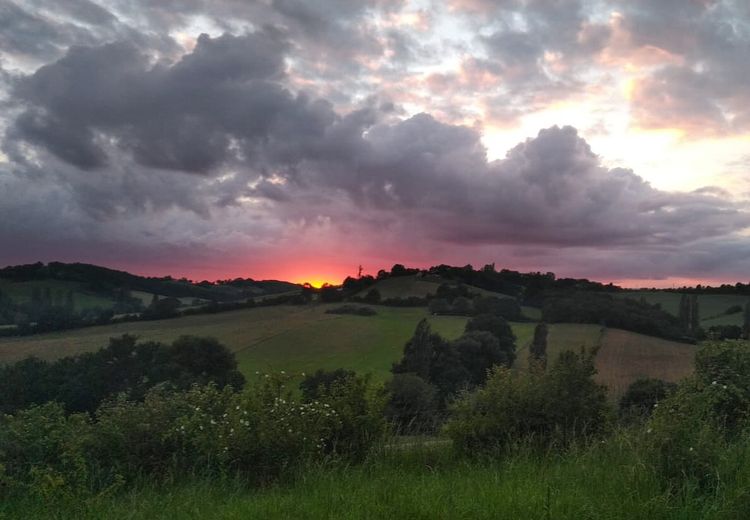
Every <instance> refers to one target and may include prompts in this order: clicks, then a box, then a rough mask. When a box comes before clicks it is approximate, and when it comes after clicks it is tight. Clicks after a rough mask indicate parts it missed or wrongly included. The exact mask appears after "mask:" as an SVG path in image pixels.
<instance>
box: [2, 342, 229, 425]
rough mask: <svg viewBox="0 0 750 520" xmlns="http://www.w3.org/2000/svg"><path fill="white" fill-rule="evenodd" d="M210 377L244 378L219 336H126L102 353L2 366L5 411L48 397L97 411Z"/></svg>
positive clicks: (69, 407) (225, 381) (223, 381)
mask: <svg viewBox="0 0 750 520" xmlns="http://www.w3.org/2000/svg"><path fill="white" fill-rule="evenodd" d="M209 382H213V383H215V384H217V385H219V386H220V387H223V386H226V385H231V386H232V387H234V388H240V387H242V385H243V383H244V378H243V376H242V374H240V373H239V372H238V371H237V362H236V361H235V359H234V355H233V354H232V353H231V352H230V351H229V350H228V349H227V348H226V347H225V346H223V345H222V344H220V343H219V342H218V341H216V340H215V339H213V338H199V337H194V336H183V337H181V338H179V339H177V340H175V341H174V342H173V343H171V344H169V345H166V344H163V343H159V342H154V341H148V342H140V343H138V342H137V341H136V337H135V336H130V335H124V336H122V337H119V338H112V339H111V340H110V342H109V345H108V346H107V347H106V348H103V349H101V350H99V351H96V352H90V353H85V354H80V355H78V356H72V357H66V358H63V359H60V360H58V361H53V362H47V361H42V360H40V359H36V358H27V359H25V360H22V361H19V362H17V363H14V364H9V365H5V366H2V367H0V412H2V413H12V412H15V411H17V410H20V409H23V408H26V407H28V406H30V405H33V404H42V403H46V402H48V401H57V402H59V403H61V404H62V405H63V407H64V408H65V410H66V411H67V412H93V411H95V410H96V409H97V408H98V407H99V405H100V404H101V403H102V401H104V400H105V399H107V398H111V397H113V396H115V395H117V394H124V395H126V396H128V398H130V399H134V400H141V399H143V397H144V396H145V394H146V392H147V391H148V390H149V389H150V388H152V387H154V386H156V385H158V384H160V383H169V384H170V385H171V386H172V387H174V388H176V389H186V388H189V387H190V386H191V385H193V384H207V383H209Z"/></svg>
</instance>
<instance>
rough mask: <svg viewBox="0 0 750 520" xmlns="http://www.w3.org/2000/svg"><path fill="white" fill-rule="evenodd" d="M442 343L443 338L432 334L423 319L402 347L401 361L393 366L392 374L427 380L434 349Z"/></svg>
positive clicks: (428, 325)
mask: <svg viewBox="0 0 750 520" xmlns="http://www.w3.org/2000/svg"><path fill="white" fill-rule="evenodd" d="M442 343H444V341H443V338H441V337H440V336H439V335H437V334H433V333H432V329H431V328H430V324H429V323H428V322H427V320H426V319H423V320H422V321H420V322H419V323H418V324H417V328H416V330H415V331H414V336H412V338H411V339H410V340H409V341H408V342H407V343H406V345H405V346H404V355H403V357H402V358H401V361H399V362H398V363H396V364H395V365H393V373H396V374H403V373H412V374H416V375H418V376H419V377H421V378H422V379H425V380H428V379H429V375H430V365H431V363H432V359H433V356H434V355H435V347H436V345H440V344H442Z"/></svg>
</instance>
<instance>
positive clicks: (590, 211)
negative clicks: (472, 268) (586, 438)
mask: <svg viewBox="0 0 750 520" xmlns="http://www.w3.org/2000/svg"><path fill="white" fill-rule="evenodd" d="M288 50H289V44H288V42H287V41H286V40H285V39H284V38H282V37H281V36H280V35H279V33H278V32H276V31H273V30H266V31H263V32H259V33H253V34H247V35H244V36H230V35H224V36H222V37H219V38H210V37H208V36H206V35H202V36H201V37H200V38H199V39H198V41H197V44H196V47H195V49H194V50H193V52H191V53H189V54H186V55H185V56H183V57H182V58H181V59H180V60H179V61H177V62H176V63H173V64H165V63H152V62H151V61H150V59H149V58H148V56H146V55H144V54H143V53H142V52H140V51H139V49H138V48H137V47H135V46H133V45H131V44H128V43H118V44H107V45H104V46H101V47H96V48H73V49H71V50H70V51H69V52H68V53H67V55H66V56H64V57H63V58H61V59H60V60H58V61H57V62H54V63H52V64H50V65H47V66H44V67H42V68H40V69H39V70H37V71H36V72H35V73H34V74H32V75H30V76H28V77H25V78H23V79H21V80H20V81H18V82H17V85H16V89H15V92H16V95H17V96H18V98H19V99H21V100H23V103H24V109H23V111H22V112H21V113H20V115H19V116H18V117H17V119H16V121H15V124H14V125H13V126H12V127H11V131H10V133H9V138H8V140H7V141H8V142H6V149H14V148H13V147H14V146H17V141H18V140H19V139H20V140H24V141H26V143H27V144H30V145H33V146H35V147H36V149H40V150H46V151H47V152H49V153H51V154H53V155H54V156H56V157H57V159H59V160H61V161H62V162H63V163H67V164H68V166H64V165H63V166H60V167H58V168H56V170H55V171H57V172H62V173H59V174H58V175H60V177H59V179H60V180H64V181H65V182H67V184H68V185H69V186H73V187H74V191H75V193H76V194H77V197H78V199H79V200H80V201H81V202H83V203H84V205H85V207H86V208H87V211H88V212H89V213H90V214H92V215H94V216H102V215H105V216H110V217H111V215H112V214H113V213H114V214H116V213H117V211H116V210H115V209H112V208H117V207H118V201H117V200H116V197H117V196H118V195H119V196H120V197H121V198H122V201H123V202H121V203H120V205H121V206H122V207H124V208H125V209H126V210H127V209H128V208H130V209H131V210H138V209H140V210H141V211H142V210H144V209H146V208H148V207H156V208H158V207H170V204H174V205H176V206H178V207H181V208H185V209H189V210H191V211H194V212H196V213H197V214H200V215H202V216H204V217H207V216H208V215H209V214H210V209H209V208H210V207H211V205H219V206H221V205H224V206H226V205H234V204H237V201H238V200H240V199H242V198H243V197H251V198H254V199H257V200H268V201H273V203H275V204H276V208H277V209H276V211H278V212H279V215H284V214H285V211H287V208H286V207H287V206H289V205H295V207H294V209H293V211H292V213H293V214H294V215H295V217H299V216H305V217H307V218H315V217H316V216H319V215H320V214H321V212H322V213H323V214H330V215H331V216H332V218H333V220H334V222H335V221H336V220H337V218H338V217H341V215H344V214H346V213H348V212H350V211H352V210H353V208H355V207H356V208H360V209H362V210H363V211H367V210H368V209H372V210H374V211H388V212H391V213H393V214H394V215H398V216H400V218H402V219H405V220H409V221H412V222H413V223H414V225H415V226H418V227H419V228H420V229H421V233H422V234H424V235H426V236H430V237H432V238H434V239H436V240H448V241H451V242H457V243H463V244H472V243H479V244H518V243H529V244H547V245H575V246H586V245H593V244H599V245H627V244H630V245H633V244H640V245H649V244H664V243H674V244H686V243H690V242H691V241H694V240H698V239H701V238H706V237H714V236H722V235H728V234H731V233H733V232H736V231H739V230H741V229H744V228H745V227H747V225H748V223H749V221H748V215H747V213H746V212H744V211H742V210H741V208H740V207H739V206H737V205H736V204H735V203H732V202H729V201H726V200H724V199H723V198H722V197H720V196H716V195H715V194H713V193H710V192H696V193H692V194H675V193H668V192H664V191H660V190H657V189H655V188H653V187H652V186H651V185H649V184H648V183H647V182H645V181H644V180H643V179H642V178H640V177H639V176H637V175H635V174H634V173H633V172H631V171H629V170H624V169H608V168H606V167H604V166H603V165H602V163H601V161H600V159H599V158H598V157H597V156H596V155H595V154H594V153H593V152H592V151H591V149H590V147H589V145H588V144H587V143H586V142H585V141H584V140H583V139H582V138H581V137H579V136H578V134H577V132H576V130H575V129H573V128H571V127H565V128H558V127H553V128H550V129H547V130H543V131H541V132H540V133H539V135H538V136H537V137H535V138H534V139H529V140H527V141H526V142H524V143H521V144H519V145H518V146H516V147H515V148H513V149H512V150H510V152H509V153H508V155H507V157H506V158H505V159H503V160H500V161H495V162H491V163H489V162H488V161H487V159H486V151H485V148H484V146H483V145H482V143H481V136H480V134H479V133H478V132H477V131H476V130H473V129H470V128H467V127H463V126H456V125H450V124H446V123H441V122H439V121H437V120H436V119H434V118H433V117H432V116H430V115H427V114H420V115H417V116H414V117H412V118H409V119H406V120H400V121H399V120H396V121H395V122H386V121H382V122H380V119H382V117H383V114H382V111H381V110H380V109H379V108H378V107H374V106H373V107H365V108H362V109H361V110H356V111H353V112H351V113H349V114H344V115H341V114H339V113H338V112H337V111H336V110H335V109H334V107H333V105H332V104H331V103H329V102H327V101H325V100H322V99H317V98H313V97H310V96H308V95H306V94H304V93H299V94H296V95H295V94H292V93H291V92H290V91H288V90H287V89H286V88H284V85H283V81H284V80H285V72H284V71H285V69H284V56H285V53H286V52H288ZM16 153H19V152H16ZM29 162H30V163H31V162H32V159H29ZM131 163H134V164H131ZM137 166H141V167H145V168H146V170H144V171H139V172H137V173H136V169H135V168H134V167H137ZM76 169H81V170H87V169H88V170H97V171H92V172H90V173H88V174H87V175H89V176H91V177H92V178H91V180H86V181H85V182H84V181H82V180H81V179H80V178H78V176H77V175H76V174H75V171H76ZM158 170H173V171H174V173H173V174H170V175H171V179H172V180H171V181H170V182H173V183H174V184H173V188H172V189H169V188H165V186H161V185H160V184H161V183H160V179H163V178H165V177H164V175H165V174H163V173H159V171H158ZM237 170H241V172H237ZM180 172H187V173H202V174H204V175H207V176H208V178H207V179H206V180H205V181H203V182H200V181H199V184H197V185H196V186H197V187H196V188H194V189H193V191H192V192H191V191H190V190H187V189H186V190H180V189H179V188H180V186H182V184H181V181H180V182H176V181H174V179H177V178H178V177H179V175H180ZM227 172H232V173H230V175H229V176H228V177H227V176H226V173H227ZM38 175H43V174H42V173H41V172H40V173H39V174H38ZM216 176H223V178H221V179H220V180H213V179H212V177H216ZM120 179H123V181H122V182H121V181H120ZM125 179H127V182H125V181H124V180H125ZM186 182H187V181H186ZM190 182H195V181H190ZM108 193H113V194H114V195H108ZM154 193H160V194H161V196H158V197H157V196H155V195H154ZM331 193H333V194H344V195H345V198H343V199H342V198H341V197H338V198H336V197H334V198H333V200H331V199H329V197H330V194H331ZM316 194H319V196H317V195H316ZM103 201H104V203H103V204H102V202H103ZM139 201H142V202H139ZM310 201H317V202H313V203H310ZM321 201H325V202H321ZM139 204H140V205H139ZM308 204H309V207H308ZM319 204H321V205H319Z"/></svg>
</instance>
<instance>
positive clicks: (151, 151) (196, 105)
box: [13, 32, 333, 172]
mask: <svg viewBox="0 0 750 520" xmlns="http://www.w3.org/2000/svg"><path fill="white" fill-rule="evenodd" d="M285 50H286V43H285V42H284V41H283V40H282V39H281V38H280V37H279V36H278V35H277V34H275V33H273V32H264V33H259V34H258V33H254V34H248V35H245V36H237V37H235V36H230V35H225V36H222V37H220V38H214V39H211V38H209V37H208V36H205V35H204V36H201V37H200V38H199V39H198V42H197V45H196V48H195V50H194V51H193V52H192V53H190V54H187V55H185V56H184V57H183V58H182V59H181V60H180V61H178V62H177V63H175V64H174V65H163V64H156V65H151V63H150V61H149V59H148V57H147V56H145V55H144V54H143V53H141V52H140V50H139V49H138V48H137V47H135V46H134V45H132V44H129V43H113V44H107V45H104V46H102V47H96V48H82V47H76V48H72V49H71V50H70V51H69V52H68V53H67V55H66V56H65V57H63V58H62V59H60V60H59V61H57V62H54V63H52V64H50V65H46V66H44V67H42V68H40V69H39V70H37V71H36V72H35V73H34V74H33V75H31V76H28V77H25V78H23V79H21V80H20V81H18V83H17V85H16V88H15V93H16V95H17V97H18V98H19V99H20V100H22V101H24V102H25V103H26V105H27V110H26V111H25V112H23V113H22V114H21V115H20V116H19V117H18V119H17V120H16V123H15V126H14V128H13V136H14V137H19V138H25V139H27V140H29V141H31V142H33V143H35V144H38V145H41V146H43V147H44V148H46V149H47V150H48V151H50V152H52V153H54V154H55V155H57V156H58V157H59V158H61V159H63V160H66V161H68V162H70V163H71V164H74V165H76V166H78V167H81V168H83V169H93V168H101V167H103V166H104V165H105V164H107V159H106V157H105V152H104V148H103V146H102V145H101V144H100V143H99V142H98V141H110V142H114V143H116V147H117V148H119V149H120V150H121V151H123V152H127V153H131V154H132V156H133V157H134V158H135V160H136V161H137V162H138V163H140V164H142V165H144V166H149V167H154V168H166V169H176V170H183V171H190V172H207V171H209V170H211V169H212V168H214V167H216V166H218V165H220V164H221V163H222V162H223V161H225V160H227V159H228V158H229V156H230V155H231V154H230V145H231V142H232V139H233V138H234V139H238V140H240V141H241V144H242V146H243V147H244V149H245V152H246V153H252V151H253V150H252V148H253V146H254V145H255V142H256V141H257V140H259V139H265V138H268V137H269V134H270V133H271V132H272V131H274V127H275V126H278V125H282V124H285V123H288V122H289V121H292V120H293V122H294V123H295V125H298V126H299V127H300V130H301V131H302V130H308V131H311V130H315V129H316V128H317V126H319V123H315V121H317V120H319V119H320V118H323V119H326V118H332V117H333V115H332V112H331V110H330V109H328V110H326V108H325V107H323V108H322V109H321V108H320V107H319V106H318V105H316V104H315V103H314V102H312V101H310V100H308V99H307V98H306V97H305V96H304V95H298V96H293V95H292V94H291V93H289V92H288V91H287V90H286V89H284V88H283V87H282V86H280V85H279V84H278V83H276V82H274V81H273V80H274V79H278V78H279V77H280V76H281V75H283V72H284V68H283V67H284V63H283V56H284V52H285ZM311 125H312V126H311ZM316 125H317V126H316Z"/></svg>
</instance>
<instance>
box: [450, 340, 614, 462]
mask: <svg viewBox="0 0 750 520" xmlns="http://www.w3.org/2000/svg"><path fill="white" fill-rule="evenodd" d="M595 373H596V370H595V369H594V365H593V356H592V355H591V354H586V353H581V354H576V353H574V352H570V351H568V352H564V353H563V354H562V355H560V357H558V359H557V360H556V361H555V363H554V364H553V365H552V367H551V369H550V370H549V371H547V372H541V371H528V372H519V371H514V370H510V369H508V368H506V367H495V368H494V369H493V370H492V372H491V374H490V377H489V379H488V380H487V383H486V385H485V386H484V387H483V388H481V389H479V390H478V391H477V392H475V393H473V394H467V395H465V396H464V397H463V398H462V399H461V400H459V401H458V402H457V403H456V404H455V407H454V409H453V414H452V417H451V419H450V420H449V421H448V424H447V425H446V432H447V433H448V435H449V436H450V437H451V439H452V440H453V445H454V447H455V448H456V449H458V450H459V451H461V452H463V453H466V454H474V455H476V454H480V453H497V452H502V451H504V450H505V449H506V448H507V447H508V446H512V445H514V444H515V443H516V442H517V441H518V440H522V441H526V442H530V443H532V444H534V445H539V446H543V447H550V446H567V445H568V444H570V443H571V442H573V441H574V440H576V439H586V438H588V437H592V436H596V435H599V434H601V433H602V432H603V430H604V429H605V428H606V427H607V422H608V419H609V417H608V409H607V400H606V390H605V388H604V387H602V386H601V385H598V384H596V383H595V382H594V380H593V376H594V374H595Z"/></svg>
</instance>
